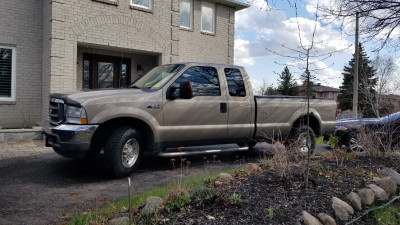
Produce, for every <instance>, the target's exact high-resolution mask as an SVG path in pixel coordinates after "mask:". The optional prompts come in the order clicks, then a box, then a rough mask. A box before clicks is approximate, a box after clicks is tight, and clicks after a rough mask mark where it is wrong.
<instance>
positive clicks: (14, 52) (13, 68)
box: [0, 45, 17, 102]
mask: <svg viewBox="0 0 400 225" xmlns="http://www.w3.org/2000/svg"><path fill="white" fill-rule="evenodd" d="M0 48H5V49H11V54H12V56H11V97H1V96H0V102H1V101H3V102H14V101H15V99H16V93H15V92H16V87H17V84H16V82H17V78H16V64H17V49H16V48H15V47H12V46H4V45H0Z"/></svg>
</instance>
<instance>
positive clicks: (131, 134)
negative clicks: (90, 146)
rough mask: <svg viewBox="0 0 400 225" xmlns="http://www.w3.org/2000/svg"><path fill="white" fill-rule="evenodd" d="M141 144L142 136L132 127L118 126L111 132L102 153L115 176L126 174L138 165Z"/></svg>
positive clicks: (141, 149) (140, 155)
mask: <svg viewBox="0 0 400 225" xmlns="http://www.w3.org/2000/svg"><path fill="white" fill-rule="evenodd" d="M143 146H144V145H143V141H142V137H141V136H140V134H139V133H138V132H137V131H136V130H135V129H133V128H132V127H120V128H117V129H116V130H115V131H114V132H113V133H112V134H111V136H110V138H109V139H108V141H107V144H106V146H105V148H104V154H105V156H106V159H107V160H108V161H109V164H110V165H111V167H112V170H113V172H114V174H115V176H116V177H123V176H127V175H129V174H130V173H132V171H133V170H135V169H136V168H137V167H138V165H139V163H140V161H141V158H142V153H143Z"/></svg>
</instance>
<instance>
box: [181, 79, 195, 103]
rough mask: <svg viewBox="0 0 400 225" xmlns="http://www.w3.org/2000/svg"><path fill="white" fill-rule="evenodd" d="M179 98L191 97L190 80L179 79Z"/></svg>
mask: <svg viewBox="0 0 400 225" xmlns="http://www.w3.org/2000/svg"><path fill="white" fill-rule="evenodd" d="M179 98H183V99H191V98H193V89H192V83H190V81H187V80H184V81H181V83H180V86H179Z"/></svg>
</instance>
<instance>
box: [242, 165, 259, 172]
mask: <svg viewBox="0 0 400 225" xmlns="http://www.w3.org/2000/svg"><path fill="white" fill-rule="evenodd" d="M259 168H260V167H259V166H258V165H257V164H255V163H247V164H245V165H243V166H242V170H245V171H248V172H249V173H257V172H258V170H259Z"/></svg>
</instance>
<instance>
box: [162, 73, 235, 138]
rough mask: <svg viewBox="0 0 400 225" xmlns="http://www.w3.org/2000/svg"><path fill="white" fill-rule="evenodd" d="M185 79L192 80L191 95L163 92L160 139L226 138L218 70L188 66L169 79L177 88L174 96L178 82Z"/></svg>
mask: <svg viewBox="0 0 400 225" xmlns="http://www.w3.org/2000/svg"><path fill="white" fill-rule="evenodd" d="M184 80H186V81H190V82H191V84H192V89H193V98H191V99H179V98H176V99H174V100H168V99H166V98H165V96H164V109H163V113H164V126H163V132H162V133H163V135H162V137H161V139H164V140H168V141H175V142H181V143H184V142H185V141H200V140H219V139H224V138H226V137H227V121H228V112H227V97H226V95H225V94H222V93H224V92H221V85H220V79H219V76H218V70H217V69H216V68H214V67H210V66H195V67H190V68H189V69H187V70H186V71H185V72H183V73H182V75H181V76H180V77H178V78H177V79H176V80H175V81H174V82H173V83H172V85H171V86H172V87H174V88H176V90H175V91H174V96H179V84H180V82H181V81H184ZM167 88H169V87H168V86H167V87H166V89H167ZM164 93H166V90H165V92H164ZM210 144H212V142H211V143H210ZM182 145H183V144H182Z"/></svg>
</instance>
